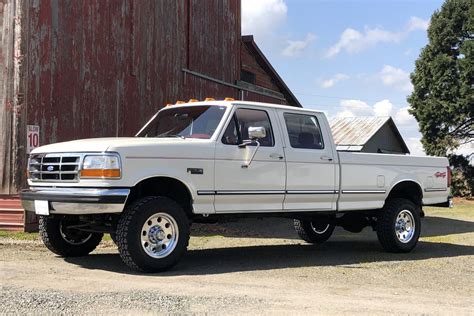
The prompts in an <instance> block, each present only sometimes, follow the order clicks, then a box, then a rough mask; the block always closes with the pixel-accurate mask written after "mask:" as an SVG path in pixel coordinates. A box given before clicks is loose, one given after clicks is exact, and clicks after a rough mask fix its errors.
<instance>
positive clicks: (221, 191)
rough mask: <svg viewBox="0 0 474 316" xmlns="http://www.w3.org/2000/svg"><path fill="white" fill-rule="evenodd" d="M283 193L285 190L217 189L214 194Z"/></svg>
mask: <svg viewBox="0 0 474 316" xmlns="http://www.w3.org/2000/svg"><path fill="white" fill-rule="evenodd" d="M272 194H285V190H220V191H219V190H218V191H216V195H272Z"/></svg>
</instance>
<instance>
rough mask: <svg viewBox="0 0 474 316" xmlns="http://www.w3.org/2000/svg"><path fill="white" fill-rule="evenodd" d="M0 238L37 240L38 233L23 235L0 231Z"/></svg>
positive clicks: (22, 233) (21, 233)
mask: <svg viewBox="0 0 474 316" xmlns="http://www.w3.org/2000/svg"><path fill="white" fill-rule="evenodd" d="M0 238H13V239H17V240H37V239H39V235H38V233H24V232H9V231H4V230H0Z"/></svg>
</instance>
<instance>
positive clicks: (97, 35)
mask: <svg viewBox="0 0 474 316" xmlns="http://www.w3.org/2000/svg"><path fill="white" fill-rule="evenodd" d="M240 15H241V4H240V0H176V1H153V0H141V1H134V0H88V1H70V0H69V1H68V0H64V1H58V0H35V1H26V0H0V30H1V35H0V36H1V38H0V49H1V50H0V65H1V68H0V124H1V125H0V174H1V177H0V209H2V208H3V210H4V211H3V212H2V211H1V210H0V229H5V228H14V229H21V228H22V227H23V223H20V222H21V221H22V218H23V217H22V216H23V213H22V212H19V211H15V210H16V209H20V206H19V203H18V201H16V200H15V199H14V198H13V199H12V197H14V195H15V194H17V192H18V191H19V190H20V189H21V188H22V187H24V186H25V185H26V174H25V170H26V162H27V155H28V153H27V148H28V146H27V126H28V125H35V126H39V144H40V145H44V144H48V143H53V142H59V141H67V140H72V139H78V138H87V137H102V136H125V135H134V134H135V133H136V132H137V131H138V130H139V128H140V126H142V125H143V124H144V123H145V121H146V120H147V119H148V118H149V117H150V116H151V115H152V114H154V113H155V112H156V111H157V110H159V109H160V108H161V107H163V106H164V105H165V104H166V103H172V102H175V101H176V100H188V99H190V98H196V99H204V98H206V97H213V98H215V99H223V98H224V97H233V98H235V99H244V100H255V101H264V102H272V103H281V104H288V105H291V106H301V105H300V104H299V102H298V100H297V99H296V98H295V96H294V95H293V94H292V93H291V91H290V90H289V89H288V87H287V86H286V85H285V83H284V82H283V80H282V78H281V77H280V76H279V75H278V74H277V72H276V71H275V69H274V68H273V67H272V66H271V64H270V63H269V61H268V60H267V59H266V58H265V56H264V55H263V53H262V52H261V51H260V49H259V48H258V46H257V44H256V43H255V42H254V40H253V37H252V36H243V37H242V36H241V16H240ZM2 197H3V199H1V198H2Z"/></svg>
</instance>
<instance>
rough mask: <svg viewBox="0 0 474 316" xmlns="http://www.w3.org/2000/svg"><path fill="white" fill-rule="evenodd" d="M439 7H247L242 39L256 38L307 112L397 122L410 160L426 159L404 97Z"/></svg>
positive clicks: (431, 3) (304, 2)
mask: <svg viewBox="0 0 474 316" xmlns="http://www.w3.org/2000/svg"><path fill="white" fill-rule="evenodd" d="M442 3H443V1H438V0H411V1H408V0H378V1H376V0H345V1H343V0H242V35H248V34H252V35H254V37H255V41H256V42H257V45H258V46H259V47H260V49H261V50H262V51H263V52H264V54H265V55H266V57H267V58H268V59H269V60H270V62H271V63H272V65H273V66H274V67H275V69H276V70H277V72H278V73H279V74H280V76H281V77H282V78H283V80H284V81H285V83H286V84H287V85H288V86H289V88H290V89H291V90H292V92H293V93H294V94H295V95H296V97H297V98H298V100H299V101H300V102H301V104H302V105H303V107H305V108H312V109H317V110H322V111H325V112H326V114H327V115H328V117H336V116H374V115H375V116H388V115H389V116H392V117H393V119H394V120H395V123H396V124H397V127H398V129H399V130H400V133H401V134H402V136H403V137H404V139H405V142H406V143H407V145H408V147H409V148H410V151H411V153H412V154H414V155H424V152H423V147H422V145H421V143H420V138H421V135H420V133H419V131H418V124H417V122H416V120H415V119H414V118H413V117H412V116H411V115H410V114H409V113H408V111H407V110H408V106H409V105H408V103H407V101H406V98H407V96H408V95H409V94H410V93H411V91H412V90H413V86H412V84H411V82H410V77H409V75H410V73H411V72H412V71H413V70H414V68H415V61H416V59H417V58H418V55H419V53H420V51H421V49H422V48H423V47H424V46H425V45H426V44H427V43H428V38H427V33H426V30H427V27H428V25H429V21H430V17H431V15H432V14H433V12H434V11H435V10H437V9H439V8H440V7H441V5H442Z"/></svg>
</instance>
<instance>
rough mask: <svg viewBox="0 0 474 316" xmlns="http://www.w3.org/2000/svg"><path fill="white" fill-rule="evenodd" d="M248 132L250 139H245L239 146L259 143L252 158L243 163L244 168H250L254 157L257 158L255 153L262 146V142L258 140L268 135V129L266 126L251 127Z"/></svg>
mask: <svg viewBox="0 0 474 316" xmlns="http://www.w3.org/2000/svg"><path fill="white" fill-rule="evenodd" d="M248 134H249V138H250V140H246V141H244V143H243V144H241V145H239V147H241V148H242V147H246V146H247V145H251V144H257V147H256V148H255V150H254V152H253V154H252V157H250V160H249V161H248V162H246V163H244V164H243V165H242V168H248V167H250V164H251V163H252V161H253V158H255V154H256V153H257V151H258V149H259V148H260V142H259V141H258V140H259V139H262V138H265V137H267V131H266V130H265V127H261V126H259V127H252V126H251V127H249V129H248Z"/></svg>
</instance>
